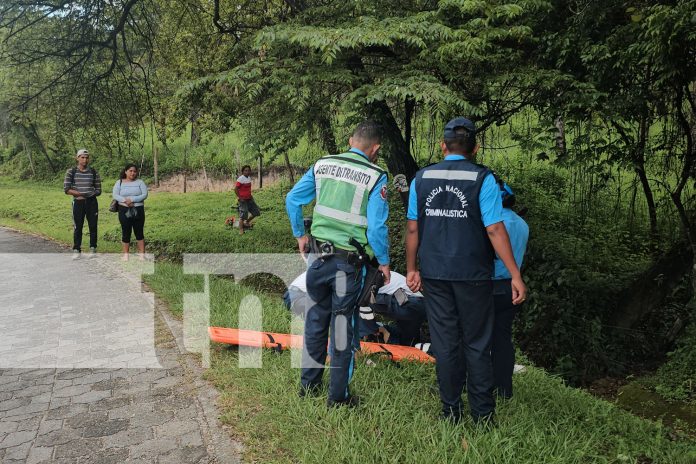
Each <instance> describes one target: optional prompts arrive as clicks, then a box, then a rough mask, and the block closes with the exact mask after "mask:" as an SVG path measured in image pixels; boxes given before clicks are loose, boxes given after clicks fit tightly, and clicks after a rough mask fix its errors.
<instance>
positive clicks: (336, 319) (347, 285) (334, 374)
mask: <svg viewBox="0 0 696 464" xmlns="http://www.w3.org/2000/svg"><path fill="white" fill-rule="evenodd" d="M358 271H362V269H356V268H355V266H353V265H352V264H348V263H347V262H346V261H345V259H343V258H342V257H339V256H335V255H334V256H329V257H326V258H318V259H316V260H315V261H313V262H312V263H311V264H310V266H309V268H308V269H307V297H308V300H307V306H306V308H307V309H306V311H305V329H304V349H303V350H302V377H301V381H302V387H303V388H305V389H310V388H314V387H317V386H318V385H319V384H321V379H322V375H323V372H324V363H325V362H326V355H327V352H326V347H327V341H328V338H329V330H330V331H331V340H330V343H331V345H330V347H329V349H330V350H331V366H330V369H331V370H330V374H329V401H342V400H345V399H346V398H348V396H350V395H349V392H348V382H350V379H351V377H352V374H353V369H354V361H353V354H354V351H355V346H356V345H357V346H359V345H358V344H357V343H358V340H357V335H358V334H357V332H358V331H357V330H354V329H355V325H356V321H357V319H358V308H357V305H356V303H357V300H358V297H359V296H360V291H361V289H362V272H360V274H358ZM337 313H338V314H337Z"/></svg>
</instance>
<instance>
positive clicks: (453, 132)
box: [445, 116, 476, 139]
mask: <svg viewBox="0 0 696 464" xmlns="http://www.w3.org/2000/svg"><path fill="white" fill-rule="evenodd" d="M457 129H466V130H467V131H469V132H473V133H474V134H475V133H476V126H475V125H474V123H473V122H471V121H470V120H468V119H466V118H463V117H461V116H460V117H458V118H454V119H452V120H451V121H450V122H448V123H447V125H445V138H446V139H453V138H455V137H456V136H457Z"/></svg>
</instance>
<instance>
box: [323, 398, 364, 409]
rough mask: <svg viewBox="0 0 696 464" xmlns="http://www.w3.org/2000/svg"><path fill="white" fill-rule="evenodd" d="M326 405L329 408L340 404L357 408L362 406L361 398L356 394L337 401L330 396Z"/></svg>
mask: <svg viewBox="0 0 696 464" xmlns="http://www.w3.org/2000/svg"><path fill="white" fill-rule="evenodd" d="M326 406H327V407H329V408H336V407H339V406H346V407H349V408H357V407H358V406H360V398H359V397H357V396H355V395H350V396H349V397H348V398H346V399H345V400H340V401H335V400H332V399H331V398H329V400H328V401H327V402H326Z"/></svg>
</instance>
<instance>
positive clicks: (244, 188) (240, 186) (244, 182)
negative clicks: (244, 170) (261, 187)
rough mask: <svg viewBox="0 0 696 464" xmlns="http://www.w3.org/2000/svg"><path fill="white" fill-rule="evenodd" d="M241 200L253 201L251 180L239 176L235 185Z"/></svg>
mask: <svg viewBox="0 0 696 464" xmlns="http://www.w3.org/2000/svg"><path fill="white" fill-rule="evenodd" d="M235 188H236V189H237V193H238V195H239V199H240V200H251V179H249V178H248V177H247V176H244V175H242V176H239V179H237V183H236V184H235Z"/></svg>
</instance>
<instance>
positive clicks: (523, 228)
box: [493, 208, 529, 280]
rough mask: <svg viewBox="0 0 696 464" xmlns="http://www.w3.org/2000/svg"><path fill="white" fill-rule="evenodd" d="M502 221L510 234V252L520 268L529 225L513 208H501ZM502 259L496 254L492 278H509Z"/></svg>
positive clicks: (525, 248) (525, 247)
mask: <svg viewBox="0 0 696 464" xmlns="http://www.w3.org/2000/svg"><path fill="white" fill-rule="evenodd" d="M503 222H504V223H505V228H506V229H507V232H508V235H509V236H510V245H512V254H513V255H514V256H515V262H516V263H517V267H519V268H520V269H521V268H522V260H523V259H524V252H525V251H526V250H527V239H529V226H528V225H527V223H526V222H524V219H522V218H521V217H519V216H518V215H517V214H516V213H515V212H514V211H513V210H511V209H508V208H503ZM510 278H511V276H510V272H508V270H507V268H506V267H505V264H503V261H502V260H501V259H500V258H498V256H497V255H496V258H495V270H494V271H493V280H501V279H510Z"/></svg>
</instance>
